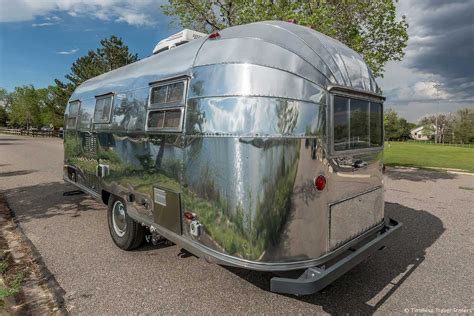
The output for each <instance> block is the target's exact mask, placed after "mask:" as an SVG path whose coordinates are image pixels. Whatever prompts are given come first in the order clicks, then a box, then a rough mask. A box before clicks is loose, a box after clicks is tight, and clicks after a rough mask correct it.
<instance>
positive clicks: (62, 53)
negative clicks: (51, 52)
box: [56, 48, 78, 55]
mask: <svg viewBox="0 0 474 316" xmlns="http://www.w3.org/2000/svg"><path fill="white" fill-rule="evenodd" d="M77 51H78V49H77V48H73V49H70V50H63V51H60V52H56V54H59V55H71V54H74V53H76V52H77Z"/></svg>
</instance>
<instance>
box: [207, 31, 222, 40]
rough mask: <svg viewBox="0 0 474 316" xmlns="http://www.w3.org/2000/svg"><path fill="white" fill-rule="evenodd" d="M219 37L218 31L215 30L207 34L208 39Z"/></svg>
mask: <svg viewBox="0 0 474 316" xmlns="http://www.w3.org/2000/svg"><path fill="white" fill-rule="evenodd" d="M219 37H221V35H220V34H219V32H217V31H215V32H212V33H211V34H210V35H209V39H211V40H212V39H218V38H219Z"/></svg>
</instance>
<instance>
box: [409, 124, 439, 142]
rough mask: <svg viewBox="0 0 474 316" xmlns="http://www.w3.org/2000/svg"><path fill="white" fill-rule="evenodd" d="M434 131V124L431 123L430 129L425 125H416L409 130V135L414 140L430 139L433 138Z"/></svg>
mask: <svg viewBox="0 0 474 316" xmlns="http://www.w3.org/2000/svg"><path fill="white" fill-rule="evenodd" d="M435 131H436V126H435V125H434V124H432V125H431V129H430V128H428V127H426V126H418V127H415V128H414V129H412V130H411V131H410V136H411V138H413V139H414V140H430V139H433V137H434V135H435Z"/></svg>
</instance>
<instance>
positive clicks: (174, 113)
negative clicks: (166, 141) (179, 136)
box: [147, 108, 184, 132]
mask: <svg viewBox="0 0 474 316" xmlns="http://www.w3.org/2000/svg"><path fill="white" fill-rule="evenodd" d="M183 110H184V109H183V108H176V109H166V110H152V111H150V112H149V113H148V120H147V130H162V131H171V132H180V131H181V126H182V125H183V122H182V117H183Z"/></svg>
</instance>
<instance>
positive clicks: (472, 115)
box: [453, 108, 474, 143]
mask: <svg viewBox="0 0 474 316" xmlns="http://www.w3.org/2000/svg"><path fill="white" fill-rule="evenodd" d="M453 133H454V139H455V141H457V142H461V143H472V142H474V108H464V109H460V110H458V111H457V113H456V117H455V119H454V123H453Z"/></svg>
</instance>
